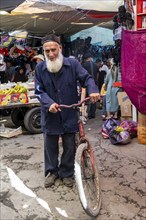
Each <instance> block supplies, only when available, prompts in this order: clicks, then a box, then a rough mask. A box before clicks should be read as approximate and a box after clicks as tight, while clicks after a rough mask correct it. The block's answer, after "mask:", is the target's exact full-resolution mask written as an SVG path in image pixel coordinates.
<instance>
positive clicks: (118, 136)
mask: <svg viewBox="0 0 146 220" xmlns="http://www.w3.org/2000/svg"><path fill="white" fill-rule="evenodd" d="M120 130H122V131H120ZM109 139H110V141H111V144H114V145H117V144H122V145H123V144H128V143H130V141H131V138H130V134H129V132H128V131H124V129H123V128H122V127H120V126H119V128H118V129H116V128H115V129H113V130H112V131H111V132H110V134H109Z"/></svg>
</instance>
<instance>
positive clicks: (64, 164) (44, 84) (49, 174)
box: [35, 34, 99, 187]
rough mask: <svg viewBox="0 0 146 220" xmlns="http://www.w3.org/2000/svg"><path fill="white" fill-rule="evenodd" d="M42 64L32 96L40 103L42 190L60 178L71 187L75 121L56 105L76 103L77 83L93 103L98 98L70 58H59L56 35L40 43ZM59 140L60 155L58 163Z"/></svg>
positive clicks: (86, 76)
mask: <svg viewBox="0 0 146 220" xmlns="http://www.w3.org/2000/svg"><path fill="white" fill-rule="evenodd" d="M43 50H44V56H45V61H43V62H40V63H39V64H37V66H36V70H35V94H36V96H37V97H38V99H39V101H40V102H41V125H42V130H43V133H44V160H45V176H46V178H45V187H50V186H52V185H53V184H54V183H55V180H56V179H57V178H58V177H59V178H60V179H62V181H63V183H64V184H65V185H66V186H69V187H71V186H72V185H73V174H74V158H75V151H76V144H75V134H76V132H77V131H78V117H77V112H76V110H75V109H62V110H60V109H59V108H58V104H66V105H71V104H73V103H77V101H78V93H77V81H79V82H80V83H81V86H82V87H85V88H86V89H87V93H88V95H89V96H90V98H91V101H92V102H93V103H94V102H96V101H97V100H98V98H99V93H98V88H97V86H96V85H95V83H94V80H93V78H92V76H91V75H90V74H89V73H88V72H87V71H86V70H85V69H84V68H83V67H82V66H81V64H80V63H79V62H78V61H77V60H76V59H73V58H66V57H63V55H62V46H61V43H60V40H59V38H58V37H57V36H56V35H53V34H52V35H49V36H46V37H44V39H43ZM59 136H61V138H62V145H63V153H62V155H61V159H60V162H59V160H58V156H59V145H58V141H59Z"/></svg>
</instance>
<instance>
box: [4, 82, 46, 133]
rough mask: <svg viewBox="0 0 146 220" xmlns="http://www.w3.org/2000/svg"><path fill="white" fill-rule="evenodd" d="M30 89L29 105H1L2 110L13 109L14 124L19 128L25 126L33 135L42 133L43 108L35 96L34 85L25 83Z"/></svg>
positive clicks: (11, 114) (11, 112) (11, 113)
mask: <svg viewBox="0 0 146 220" xmlns="http://www.w3.org/2000/svg"><path fill="white" fill-rule="evenodd" d="M23 85H24V86H25V87H27V89H28V98H29V102H28V103H24V104H22V103H12V104H9V105H0V109H1V110H5V109H11V111H10V116H11V120H12V122H13V123H14V124H15V125H16V126H17V127H19V126H24V127H25V128H26V130H28V131H29V132H30V133H32V134H39V133H41V132H42V131H41V123H40V121H41V107H40V102H39V101H38V100H37V99H36V97H35V95H34V83H32V84H30V83H25V84H24V83H23ZM10 86H11V85H10Z"/></svg>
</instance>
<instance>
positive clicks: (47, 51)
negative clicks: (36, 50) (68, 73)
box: [46, 48, 56, 53]
mask: <svg viewBox="0 0 146 220" xmlns="http://www.w3.org/2000/svg"><path fill="white" fill-rule="evenodd" d="M55 50H56V49H55V48H54V49H51V50H46V53H49V52H50V51H52V52H54V51H55Z"/></svg>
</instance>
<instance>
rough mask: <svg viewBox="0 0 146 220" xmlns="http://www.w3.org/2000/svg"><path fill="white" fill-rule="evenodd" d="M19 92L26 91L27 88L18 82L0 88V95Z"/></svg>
mask: <svg viewBox="0 0 146 220" xmlns="http://www.w3.org/2000/svg"><path fill="white" fill-rule="evenodd" d="M20 93H27V89H26V88H25V87H24V86H22V85H19V84H16V85H15V86H13V87H11V88H5V89H1V90H0V95H10V94H20Z"/></svg>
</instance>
